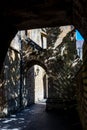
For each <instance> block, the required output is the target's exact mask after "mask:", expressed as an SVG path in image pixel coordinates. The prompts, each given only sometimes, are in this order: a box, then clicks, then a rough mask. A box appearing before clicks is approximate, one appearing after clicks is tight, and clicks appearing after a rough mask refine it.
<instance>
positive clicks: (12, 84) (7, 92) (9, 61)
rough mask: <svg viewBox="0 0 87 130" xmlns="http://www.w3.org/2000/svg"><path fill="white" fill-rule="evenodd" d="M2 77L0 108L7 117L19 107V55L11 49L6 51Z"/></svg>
mask: <svg viewBox="0 0 87 130" xmlns="http://www.w3.org/2000/svg"><path fill="white" fill-rule="evenodd" d="M2 75H3V80H2V87H1V88H0V92H1V93H2V92H3V93H2V94H0V96H1V99H3V102H2V103H1V104H0V106H1V107H2V109H1V112H2V113H3V114H5V115H7V114H10V112H13V111H16V110H17V109H18V108H19V107H20V54H19V53H17V52H16V51H14V50H13V49H11V48H10V49H8V52H7V55H6V58H5V61H4V65H3V71H2ZM2 89H3V91H2Z"/></svg>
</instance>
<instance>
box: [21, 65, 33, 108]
mask: <svg viewBox="0 0 87 130" xmlns="http://www.w3.org/2000/svg"><path fill="white" fill-rule="evenodd" d="M24 78H25V83H24V86H23V104H24V106H26V105H31V104H33V103H34V100H35V94H34V92H35V90H34V89H35V79H34V67H33V66H32V67H31V68H29V70H28V71H27V73H26V74H25V75H24Z"/></svg>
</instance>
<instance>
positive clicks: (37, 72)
mask: <svg viewBox="0 0 87 130" xmlns="http://www.w3.org/2000/svg"><path fill="white" fill-rule="evenodd" d="M39 71H40V70H39V67H37V68H36V71H35V76H37V75H38V74H39Z"/></svg>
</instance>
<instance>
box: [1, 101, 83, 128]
mask: <svg viewBox="0 0 87 130" xmlns="http://www.w3.org/2000/svg"><path fill="white" fill-rule="evenodd" d="M45 107H46V106H45V103H39V104H34V105H31V106H30V107H27V108H25V109H24V110H21V111H20V112H17V113H16V114H14V115H10V116H9V117H7V118H1V119H0V130H77V129H79V130H82V128H81V124H80V121H79V118H78V114H77V112H76V111H75V110H74V109H73V110H71V111H69V110H68V111H67V110H62V111H60V110H59V112H57V113H55V112H46V111H45Z"/></svg>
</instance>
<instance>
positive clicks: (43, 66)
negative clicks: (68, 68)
mask: <svg viewBox="0 0 87 130" xmlns="http://www.w3.org/2000/svg"><path fill="white" fill-rule="evenodd" d="M34 65H39V66H41V67H42V68H43V69H44V70H45V71H46V73H47V74H48V73H49V71H48V69H47V66H46V65H45V64H44V63H42V62H41V61H39V60H30V61H28V62H27V63H26V65H25V73H26V72H27V71H28V70H29V69H30V68H31V67H32V66H34Z"/></svg>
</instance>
